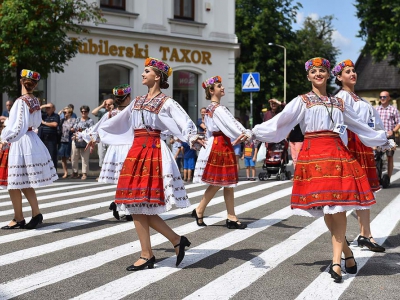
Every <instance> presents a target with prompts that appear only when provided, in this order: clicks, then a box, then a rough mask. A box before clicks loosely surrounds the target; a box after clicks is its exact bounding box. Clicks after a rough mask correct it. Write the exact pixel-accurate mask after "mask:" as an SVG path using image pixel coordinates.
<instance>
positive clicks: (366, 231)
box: [332, 59, 385, 252]
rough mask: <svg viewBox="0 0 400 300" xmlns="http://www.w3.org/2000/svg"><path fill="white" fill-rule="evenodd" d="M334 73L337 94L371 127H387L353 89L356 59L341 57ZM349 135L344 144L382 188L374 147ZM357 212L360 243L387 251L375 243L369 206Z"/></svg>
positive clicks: (372, 183) (375, 188)
mask: <svg viewBox="0 0 400 300" xmlns="http://www.w3.org/2000/svg"><path fill="white" fill-rule="evenodd" d="M332 73H333V75H334V76H335V77H336V78H335V82H336V84H337V85H338V86H340V87H342V89H341V90H340V91H339V93H337V94H336V96H337V97H339V98H341V99H343V101H344V102H345V103H346V104H347V105H349V106H351V107H352V108H353V109H354V111H355V112H356V113H357V115H358V116H359V117H360V119H361V120H362V121H363V122H364V123H365V124H368V125H369V126H370V127H371V128H372V129H375V130H384V126H383V123H382V120H381V118H380V116H379V113H378V112H377V111H376V110H375V109H374V108H373V107H372V105H371V104H370V103H369V102H368V101H366V100H364V99H362V98H361V97H359V96H357V95H356V94H355V93H354V86H355V85H356V83H357V73H356V70H355V68H354V63H353V62H352V61H351V60H350V59H347V60H344V61H341V62H340V63H338V64H337V65H336V66H335V67H334V68H333V70H332ZM347 135H348V140H344V142H345V144H346V143H347V148H348V149H349V150H350V152H351V154H352V155H353V156H354V158H356V159H357V161H358V162H359V164H360V165H361V167H362V168H363V169H364V171H365V173H366V175H367V178H368V182H369V184H370V186H371V189H372V191H374V192H376V191H378V190H380V183H379V178H378V173H377V171H376V164H375V158H374V152H373V150H372V148H371V147H367V146H365V145H364V144H363V143H362V142H361V141H360V139H359V138H358V136H357V134H355V133H354V132H352V131H350V130H347ZM356 212H357V217H358V223H359V224H360V231H361V232H360V235H359V237H358V239H357V243H358V246H360V247H363V246H366V247H367V248H369V249H370V250H371V251H374V252H384V251H385V248H384V247H382V246H381V245H379V244H378V243H376V241H375V240H374V238H373V237H372V234H371V227H370V210H369V209H361V210H356Z"/></svg>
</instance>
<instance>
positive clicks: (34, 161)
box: [0, 69, 58, 229]
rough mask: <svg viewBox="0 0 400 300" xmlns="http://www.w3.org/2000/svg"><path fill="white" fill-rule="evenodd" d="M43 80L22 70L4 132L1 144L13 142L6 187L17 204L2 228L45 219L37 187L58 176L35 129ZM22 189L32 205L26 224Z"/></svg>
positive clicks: (32, 72)
mask: <svg viewBox="0 0 400 300" xmlns="http://www.w3.org/2000/svg"><path fill="white" fill-rule="evenodd" d="M39 80H40V74H39V73H38V72H34V71H30V70H26V69H24V70H22V71H21V80H20V81H21V85H22V96H21V97H19V98H18V99H17V100H16V101H15V103H14V105H13V107H12V108H11V111H10V117H9V121H8V125H7V126H6V127H5V128H4V129H3V131H2V133H1V141H0V145H1V148H3V147H5V146H8V144H9V143H11V145H10V150H9V154H8V183H7V189H8V192H9V194H10V198H11V201H12V203H13V208H14V219H13V220H12V221H11V222H10V223H9V224H8V225H7V226H4V227H2V229H14V228H26V229H33V228H36V226H37V225H38V224H40V223H42V221H43V216H42V214H41V213H40V210H39V205H38V201H37V198H36V192H35V190H34V188H36V187H40V186H46V185H49V184H51V183H52V182H53V181H55V180H57V179H58V176H57V173H56V170H55V168H54V165H53V161H52V159H51V157H50V154H49V151H48V150H47V148H46V146H45V145H44V144H43V142H42V141H41V140H40V138H39V137H38V135H37V134H36V133H35V132H33V131H32V128H33V127H34V128H37V127H39V125H40V124H41V122H42V114H41V112H40V103H39V100H38V99H37V98H36V97H35V96H34V95H33V90H34V89H35V87H36V86H37V84H38V82H39ZM22 193H23V194H24V195H25V197H26V199H28V202H29V204H30V206H31V209H32V219H31V220H30V221H29V223H28V224H25V219H24V216H23V213H22Z"/></svg>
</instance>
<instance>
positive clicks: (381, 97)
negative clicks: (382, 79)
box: [379, 96, 387, 99]
mask: <svg viewBox="0 0 400 300" xmlns="http://www.w3.org/2000/svg"><path fill="white" fill-rule="evenodd" d="M386 98H387V96H379V99H386Z"/></svg>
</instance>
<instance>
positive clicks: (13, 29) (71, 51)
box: [0, 0, 104, 96]
mask: <svg viewBox="0 0 400 300" xmlns="http://www.w3.org/2000/svg"><path fill="white" fill-rule="evenodd" d="M103 21H104V19H103V18H102V15H101V10H100V8H98V7H97V4H96V2H93V3H91V4H89V3H88V2H87V1H85V0H23V1H20V0H0V72H1V75H0V91H1V92H7V93H8V94H9V95H11V96H15V95H17V94H18V90H19V89H18V83H19V81H18V79H17V78H19V72H20V70H21V69H24V68H27V69H32V70H35V71H37V72H39V73H40V74H41V75H42V77H44V78H46V77H47V74H48V73H50V72H57V73H58V72H63V71H64V65H65V63H66V62H67V61H69V60H70V59H71V58H73V57H74V56H75V55H76V53H77V52H78V46H79V44H80V42H81V41H80V39H71V38H69V36H68V34H69V33H75V34H80V33H86V32H88V29H87V28H86V27H84V26H83V25H84V23H85V22H94V23H95V24H97V23H98V22H103Z"/></svg>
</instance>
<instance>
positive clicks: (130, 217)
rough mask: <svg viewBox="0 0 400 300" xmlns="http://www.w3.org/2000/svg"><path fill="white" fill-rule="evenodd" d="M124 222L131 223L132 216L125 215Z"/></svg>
mask: <svg viewBox="0 0 400 300" xmlns="http://www.w3.org/2000/svg"><path fill="white" fill-rule="evenodd" d="M125 220H126V221H133V218H132V215H125Z"/></svg>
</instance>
